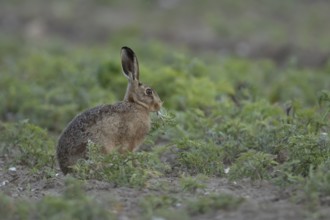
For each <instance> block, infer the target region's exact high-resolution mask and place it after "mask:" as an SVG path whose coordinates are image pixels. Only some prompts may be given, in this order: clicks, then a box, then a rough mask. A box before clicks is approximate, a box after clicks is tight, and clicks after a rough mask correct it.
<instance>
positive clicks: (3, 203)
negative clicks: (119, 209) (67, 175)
mask: <svg viewBox="0 0 330 220" xmlns="http://www.w3.org/2000/svg"><path fill="white" fill-rule="evenodd" d="M0 211H1V218H2V219H27V220H29V219H58V220H59V219H115V218H114V217H113V216H114V215H113V214H112V213H111V211H109V210H107V209H106V208H105V204H103V205H101V204H99V203H95V201H93V200H92V199H91V198H90V197H88V196H86V195H85V194H84V190H83V188H82V185H81V183H80V182H78V181H77V180H72V179H67V182H66V189H65V191H64V193H63V195H62V196H58V197H56V196H45V197H44V198H42V199H41V200H40V201H38V202H36V203H31V202H29V201H27V200H19V201H14V200H12V199H11V198H9V197H8V196H6V195H4V194H2V193H0Z"/></svg>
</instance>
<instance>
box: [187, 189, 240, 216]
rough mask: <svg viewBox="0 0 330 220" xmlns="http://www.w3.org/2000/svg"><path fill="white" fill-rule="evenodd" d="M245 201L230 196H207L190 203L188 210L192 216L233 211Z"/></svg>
mask: <svg viewBox="0 0 330 220" xmlns="http://www.w3.org/2000/svg"><path fill="white" fill-rule="evenodd" d="M243 201H244V199H243V198H239V197H235V196H232V195H228V194H220V195H207V196H203V197H200V198H197V199H195V200H193V201H190V202H188V204H187V209H188V211H189V213H190V215H192V216H194V215H198V214H205V213H208V212H212V211H216V210H219V209H222V210H233V209H235V208H237V207H238V206H239V205H240V204H241V203H242V202H243Z"/></svg>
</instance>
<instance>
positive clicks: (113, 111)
mask: <svg viewBox="0 0 330 220" xmlns="http://www.w3.org/2000/svg"><path fill="white" fill-rule="evenodd" d="M122 66H123V71H124V75H125V76H126V77H127V78H128V81H129V83H128V86H127V90H126V94H125V98H124V101H122V102H118V103H116V104H114V105H101V106H97V107H95V108H92V109H89V110H86V111H85V112H82V113H80V114H79V115H77V116H76V117H75V118H74V119H73V120H72V121H71V122H70V123H69V125H68V126H67V127H66V129H65V130H64V131H63V133H62V134H61V136H60V138H59V141H58V145H57V152H56V153H57V159H58V162H59V165H60V168H61V170H62V172H63V173H64V174H67V173H68V172H70V171H71V169H70V166H72V165H74V164H75V163H76V162H77V160H79V159H81V158H86V156H87V143H88V141H92V142H93V143H95V144H97V145H100V146H102V147H103V152H104V153H110V152H111V151H112V150H114V149H117V150H118V151H119V152H121V153H124V152H126V151H135V150H137V149H138V147H139V145H140V144H141V143H142V142H143V140H144V138H145V136H146V134H147V133H148V132H149V129H150V117H149V113H150V112H152V111H158V110H159V109H160V108H161V105H162V102H161V100H160V99H159V97H158V95H157V93H156V92H155V91H154V90H153V89H151V88H150V87H148V86H147V85H144V84H142V83H140V82H139V69H138V61H137V58H136V56H135V54H134V52H133V51H132V50H131V49H130V48H127V47H123V48H122ZM147 89H149V92H150V89H151V90H152V94H151V95H150V94H149V95H148V94H147V92H146V91H147Z"/></svg>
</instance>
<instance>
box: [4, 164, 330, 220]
mask: <svg viewBox="0 0 330 220" xmlns="http://www.w3.org/2000/svg"><path fill="white" fill-rule="evenodd" d="M1 165H4V163H3V161H1ZM4 167H5V166H1V168H0V180H1V183H0V184H1V186H0V190H1V191H2V192H3V193H5V194H6V195H8V196H10V197H12V198H15V199H17V198H23V199H27V200H30V201H38V200H39V199H41V198H42V197H44V196H46V195H50V196H59V195H61V194H62V193H63V191H64V189H65V184H64V182H65V179H66V178H68V177H67V176H64V175H63V174H61V173H60V171H59V170H57V172H58V174H57V175H56V177H51V178H40V176H38V175H37V174H35V175H31V174H30V173H29V170H28V169H26V168H24V167H22V166H17V167H15V168H16V170H15V171H13V170H10V169H5V168H4ZM159 183H165V184H166V186H167V187H169V188H167V189H166V191H163V190H162V188H161V187H155V185H156V184H159ZM205 186H206V187H205V188H203V189H198V190H197V191H196V192H194V193H192V192H185V191H183V190H182V187H180V183H179V177H161V178H152V179H150V180H149V181H148V182H147V184H146V186H145V187H143V188H142V189H139V188H129V187H117V186H115V185H114V184H112V183H108V182H103V181H97V180H86V181H85V192H86V194H87V195H89V196H91V197H92V198H93V199H96V200H98V201H99V202H101V203H104V204H107V203H109V202H110V203H111V204H112V206H113V207H111V209H112V211H113V212H115V213H116V214H117V215H118V216H119V219H139V218H140V217H139V216H141V215H142V214H143V213H142V210H141V207H140V205H139V204H140V203H139V202H140V201H141V199H142V198H143V197H145V196H148V195H169V196H174V197H176V198H188V199H189V198H195V197H196V196H197V195H199V196H200V195H207V194H211V193H214V194H230V195H234V196H237V197H242V198H244V199H245V200H244V202H243V203H242V204H241V205H239V206H238V208H237V209H233V210H226V211H224V210H218V211H212V212H208V213H207V214H203V215H196V216H193V217H192V219H233V220H239V219H297V220H298V219H303V218H306V217H307V218H308V216H309V215H310V214H307V212H306V210H305V207H304V205H297V204H295V203H294V202H292V197H291V195H290V194H291V192H290V190H289V189H288V190H287V191H285V190H284V191H283V190H281V189H279V188H278V187H276V186H274V185H273V184H271V183H269V182H266V181H259V182H251V181H249V180H241V181H229V180H227V179H225V178H208V179H207V180H205ZM185 205H186V204H178V205H177V207H176V209H180V208H183V207H185ZM319 212H320V213H323V215H324V216H330V211H329V210H326V209H324V210H319Z"/></svg>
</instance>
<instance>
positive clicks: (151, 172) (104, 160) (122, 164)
mask: <svg viewBox="0 0 330 220" xmlns="http://www.w3.org/2000/svg"><path fill="white" fill-rule="evenodd" d="M100 151H101V148H100V147H99V146H98V145H96V144H94V143H91V142H90V143H89V144H88V158H89V159H88V160H84V159H82V160H79V161H78V163H77V164H76V165H74V167H73V169H74V173H75V176H76V177H78V178H81V179H98V180H103V181H108V182H113V183H115V184H117V185H120V186H131V187H142V186H144V184H145V183H146V181H147V180H148V179H149V178H150V177H151V176H160V175H161V171H162V170H163V169H165V166H163V165H162V164H161V163H160V161H159V159H158V158H157V157H155V155H153V154H150V153H146V152H135V153H132V152H127V153H125V154H121V153H118V152H116V151H114V152H112V153H110V154H108V155H103V154H102V153H101V152H100Z"/></svg>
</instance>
